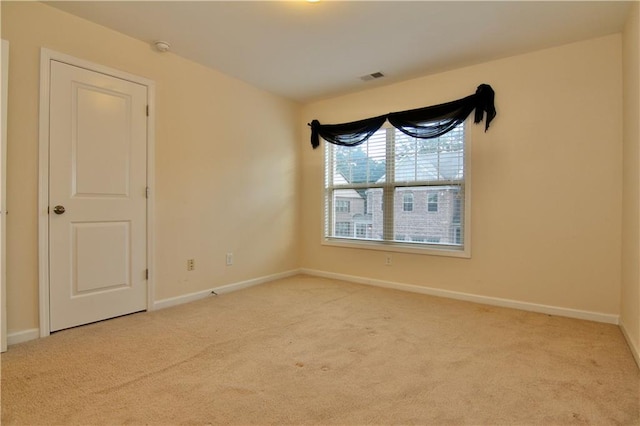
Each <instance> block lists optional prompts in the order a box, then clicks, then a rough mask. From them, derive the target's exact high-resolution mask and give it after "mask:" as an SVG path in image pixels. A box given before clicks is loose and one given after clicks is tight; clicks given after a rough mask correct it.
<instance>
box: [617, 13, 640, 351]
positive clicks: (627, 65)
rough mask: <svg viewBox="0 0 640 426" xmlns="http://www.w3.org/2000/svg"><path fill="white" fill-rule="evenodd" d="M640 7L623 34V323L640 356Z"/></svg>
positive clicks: (621, 314) (621, 319) (630, 17)
mask: <svg viewBox="0 0 640 426" xmlns="http://www.w3.org/2000/svg"><path fill="white" fill-rule="evenodd" d="M639 27H640V5H639V4H638V3H635V4H634V5H633V8H632V10H631V13H630V14H629V18H628V20H627V24H626V26H625V31H624V34H623V41H622V47H623V78H624V98H623V99H624V138H623V140H624V147H623V153H624V163H623V164H624V168H623V179H624V180H623V204H622V206H623V209H622V289H621V290H622V291H621V312H620V323H621V324H622V326H623V327H624V329H625V331H626V333H627V337H628V339H629V340H630V343H631V345H632V346H633V347H634V349H635V353H636V357H637V356H638V354H640V118H639V117H640V54H639V52H640V29H639Z"/></svg>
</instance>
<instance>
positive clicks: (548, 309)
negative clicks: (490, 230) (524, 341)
mask: <svg viewBox="0 0 640 426" xmlns="http://www.w3.org/2000/svg"><path fill="white" fill-rule="evenodd" d="M300 272H301V273H303V274H307V275H314V276H318V277H323V278H331V279H336V280H342V281H349V282H354V283H358V284H366V285H372V286H375V287H384V288H391V289H395V290H402V291H408V292H412V293H420V294H426V295H429V296H437V297H445V298H448V299H457V300H463V301H466V302H474V303H481V304H484V305H491V306H500V307H503V308H511V309H519V310H522V311H529V312H538V313H542V314H548V315H557V316H562V317H568V318H577V319H583V320H589V321H596V322H602V323H607V324H618V323H619V317H618V315H611V314H603V313H600V312H591V311H582V310H577V309H571V308H562V307H558V306H550V305H540V304H537V303H529V302H520V301H517V300H511V299H502V298H499V297H489V296H480V295H477V294H471V293H462V292H458V291H451V290H442V289H438V288H432V287H422V286H417V285H413V284H404V283H398V282H392V281H383V280H376V279H371V278H365V277H357V276H353V275H345V274H338V273H333V272H326V271H319V270H315V269H305V268H302V269H300Z"/></svg>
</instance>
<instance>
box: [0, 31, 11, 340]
mask: <svg viewBox="0 0 640 426" xmlns="http://www.w3.org/2000/svg"><path fill="white" fill-rule="evenodd" d="M0 50H1V51H2V59H1V61H0V62H1V63H2V67H1V71H0V73H1V74H0V76H1V79H0V80H1V81H2V86H1V90H0V92H1V93H2V106H1V107H0V109H1V110H2V124H1V125H0V351H2V352H4V351H6V350H7V282H6V281H7V270H6V258H7V255H6V252H5V251H6V244H5V242H6V231H5V230H6V227H7V220H6V216H7V205H6V203H7V98H8V91H9V42H8V41H6V40H2V48H1V49H0Z"/></svg>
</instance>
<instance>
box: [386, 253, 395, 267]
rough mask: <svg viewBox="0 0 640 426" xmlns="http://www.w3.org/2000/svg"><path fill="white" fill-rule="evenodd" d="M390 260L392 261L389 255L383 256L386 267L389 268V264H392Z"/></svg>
mask: <svg viewBox="0 0 640 426" xmlns="http://www.w3.org/2000/svg"><path fill="white" fill-rule="evenodd" d="M392 260H393V259H392V257H391V255H390V254H385V255H384V264H385V265H386V266H391V262H392Z"/></svg>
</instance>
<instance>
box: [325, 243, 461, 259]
mask: <svg viewBox="0 0 640 426" xmlns="http://www.w3.org/2000/svg"><path fill="white" fill-rule="evenodd" d="M322 245H324V246H332V247H345V248H355V249H364V250H378V251H386V252H395V253H410V254H422V255H427V256H445V257H458V258H463V259H470V258H471V251H470V250H469V249H468V248H465V249H463V250H456V249H451V248H433V247H417V246H416V245H413V244H402V243H397V242H394V243H388V242H384V241H362V240H355V239H354V240H351V239H347V238H323V239H322Z"/></svg>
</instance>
